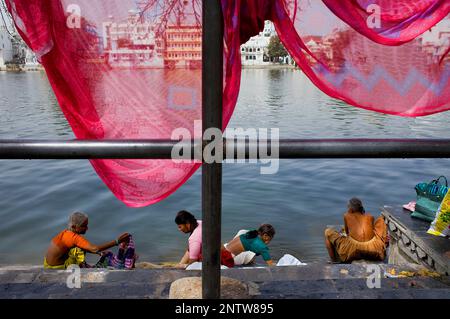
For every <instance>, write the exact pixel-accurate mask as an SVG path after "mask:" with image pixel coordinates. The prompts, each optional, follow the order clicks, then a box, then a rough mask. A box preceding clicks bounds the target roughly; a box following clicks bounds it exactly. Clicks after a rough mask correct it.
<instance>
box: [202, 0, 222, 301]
mask: <svg viewBox="0 0 450 319" xmlns="http://www.w3.org/2000/svg"><path fill="white" fill-rule="evenodd" d="M202 47H203V68H202V74H203V75H202V105H203V112H202V113H203V132H205V130H207V129H208V128H219V129H222V95H223V92H222V84H223V78H222V76H223V69H222V68H223V18H222V8H221V2H220V0H203V38H202ZM205 142H207V141H205V140H204V141H203V145H205ZM221 213H222V164H221V163H212V164H207V163H203V166H202V216H203V217H202V219H203V230H202V231H203V232H202V234H203V238H202V242H203V246H202V255H203V264H202V290H203V293H202V295H203V298H204V299H219V298H220V245H221V241H220V239H221V238H220V236H221V223H222V220H221Z"/></svg>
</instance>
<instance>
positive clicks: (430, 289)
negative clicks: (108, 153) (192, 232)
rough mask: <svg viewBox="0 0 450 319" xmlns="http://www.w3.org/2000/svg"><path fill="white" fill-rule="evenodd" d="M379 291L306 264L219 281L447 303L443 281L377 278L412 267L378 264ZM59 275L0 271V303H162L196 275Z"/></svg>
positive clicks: (327, 267)
mask: <svg viewBox="0 0 450 319" xmlns="http://www.w3.org/2000/svg"><path fill="white" fill-rule="evenodd" d="M378 266H379V267H380V274H381V275H382V279H381V282H380V288H374V289H370V288H368V286H367V276H368V275H370V274H371V272H368V271H367V264H309V265H307V266H295V267H273V268H268V267H262V268H233V269H226V270H222V276H225V277H229V278H233V279H237V280H240V281H242V282H244V283H245V284H247V286H248V288H249V294H250V297H252V298H256V299H270V298H276V299H278V298H330V299H336V298H376V299H380V298H381V299H383V298H388V299H396V298H450V280H449V278H448V277H439V278H432V277H421V276H414V277H408V278H383V277H384V276H383V275H384V271H386V270H388V271H389V270H392V269H395V271H396V273H397V274H398V273H399V272H400V271H403V270H409V271H411V270H413V269H412V267H413V266H411V267H398V266H393V265H387V264H380V265H378ZM69 275H70V274H69V273H68V272H65V271H55V270H43V269H42V268H40V267H36V268H27V267H23V268H19V270H17V269H15V268H14V267H8V268H1V267H0V298H6V299H16V298H26V299H33V298H39V299H41V298H44V299H47V298H50V299H53V298H58V299H66V298H68V299H70V298H76V299H78V298H79V299H106V298H107V299H109V298H113V299H115V298H118V299H127V298H132V299H135V298H139V299H145V298H151V299H160V298H168V296H169V290H170V285H171V283H172V282H174V281H175V280H177V279H180V278H184V277H199V276H201V272H200V271H183V270H176V269H136V270H133V271H125V270H123V271H120V270H100V269H82V270H81V288H80V289H70V288H68V287H67V284H66V281H67V278H68V276H69Z"/></svg>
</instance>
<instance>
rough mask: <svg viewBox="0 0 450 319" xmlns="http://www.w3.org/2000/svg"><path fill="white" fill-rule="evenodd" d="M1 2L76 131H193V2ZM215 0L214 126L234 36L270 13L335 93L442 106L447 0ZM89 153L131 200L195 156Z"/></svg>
mask: <svg viewBox="0 0 450 319" xmlns="http://www.w3.org/2000/svg"><path fill="white" fill-rule="evenodd" d="M6 2H7V5H8V10H9V11H10V13H11V14H12V16H13V18H14V22H15V24H16V27H17V29H18V30H19V32H20V34H21V36H22V37H23V39H24V40H25V41H26V43H27V44H28V45H29V46H30V48H31V49H32V50H33V51H34V52H35V53H36V55H37V56H38V58H39V59H40V61H41V62H42V64H43V66H44V67H45V70H46V72H47V75H48V78H49V81H50V83H51V85H52V87H53V89H54V91H55V94H56V97H57V99H58V102H59V105H60V106H61V109H62V111H63V113H64V115H65V116H66V118H67V120H68V122H69V124H70V125H71V127H72V130H73V132H74V134H75V136H76V137H77V138H79V139H171V138H174V139H178V138H179V136H172V133H173V132H174V130H175V129H177V128H184V129H186V130H187V131H188V132H189V133H190V134H191V136H190V137H192V138H201V122H200V121H201V117H202V116H201V85H202V83H201V14H202V12H201V1H199V0H166V1H163V0H94V1H93V0H52V1H42V0H6ZM221 2H222V8H223V14H224V25H225V34H224V109H223V123H224V127H223V128H225V127H226V126H227V124H228V121H229V120H230V118H231V115H232V114H233V110H234V106H235V104H236V100H237V96H238V92H239V86H240V72H241V57H240V45H241V44H243V43H245V42H246V41H247V40H248V39H249V38H250V37H252V36H254V35H257V34H258V33H259V32H260V31H262V29H263V27H264V21H265V20H272V21H273V23H274V24H275V27H276V30H277V32H278V35H279V37H280V39H281V41H282V42H283V44H284V45H285V47H286V48H287V50H288V51H289V53H290V55H291V56H292V57H293V59H294V60H295V62H296V63H297V65H298V66H299V67H300V68H301V69H302V71H303V72H304V73H305V74H306V75H307V76H308V77H309V78H310V79H311V81H312V82H313V83H314V84H315V85H316V86H317V87H318V88H320V89H321V90H322V91H324V92H325V93H327V94H328V95H330V96H332V97H334V98H338V99H341V100H343V101H345V102H347V103H349V104H352V105H355V106H357V107H361V108H365V109H370V110H374V111H377V112H384V113H389V114H397V115H402V116H420V115H427V114H432V113H436V112H441V111H444V110H448V109H449V108H450V104H449V103H450V102H449V101H450V90H449V85H448V79H449V76H448V75H449V61H450V59H449V57H448V48H449V42H448V39H449V34H450V32H449V31H450V27H449V18H448V13H449V2H448V1H444V0H442V1H441V0H411V1H408V0H378V1H377V0H340V1H332V0H323V1H315V0H314V1H309V0H298V1H295V0H245V1H243V0H222V1H221ZM430 28H431V29H430ZM429 30H431V31H429ZM195 121H197V122H195ZM91 163H92V165H93V167H94V169H95V170H96V172H97V173H98V175H99V176H100V177H101V178H102V180H103V181H104V182H105V184H106V185H107V186H108V187H109V188H110V189H111V191H112V192H113V193H114V195H115V196H116V197H117V198H119V199H120V200H121V201H123V202H124V203H125V204H126V205H128V206H131V207H142V206H146V205H150V204H153V203H156V202H158V201H160V200H162V199H164V198H166V197H167V196H168V195H170V194H171V193H172V192H174V191H175V190H176V189H177V188H178V187H180V186H181V185H182V184H183V183H184V182H185V181H186V180H187V179H188V178H189V177H190V176H191V175H192V174H193V173H194V172H195V171H196V169H197V168H198V167H199V166H200V163H199V162H195V161H192V162H189V163H174V162H173V161H171V160H93V161H91Z"/></svg>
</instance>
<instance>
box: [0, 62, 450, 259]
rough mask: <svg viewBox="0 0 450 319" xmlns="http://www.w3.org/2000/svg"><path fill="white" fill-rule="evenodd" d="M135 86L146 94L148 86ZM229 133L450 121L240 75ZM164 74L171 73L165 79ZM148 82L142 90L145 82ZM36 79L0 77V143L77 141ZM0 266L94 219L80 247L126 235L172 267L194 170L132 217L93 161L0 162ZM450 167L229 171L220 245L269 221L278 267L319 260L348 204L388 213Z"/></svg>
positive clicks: (405, 134)
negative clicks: (74, 220) (85, 217)
mask: <svg viewBox="0 0 450 319" xmlns="http://www.w3.org/2000/svg"><path fill="white" fill-rule="evenodd" d="M142 72H143V74H141V75H139V78H140V79H142V80H143V81H144V82H143V83H141V84H137V85H142V86H143V88H144V87H146V83H147V82H150V81H152V77H150V76H147V75H146V73H145V72H146V71H142ZM242 74H243V78H242V86H241V87H242V89H241V91H240V96H239V102H238V105H237V107H236V111H235V114H234V115H233V117H232V120H231V123H230V125H229V127H243V128H249V127H254V128H259V127H268V128H279V129H280V135H281V138H340V137H352V138H357V137H367V138H369V137H370V138H394V137H395V138H450V132H449V130H448V129H447V126H448V122H449V121H450V115H449V113H448V112H446V113H441V114H436V115H433V116H429V117H421V118H416V119H414V118H401V117H395V116H389V115H382V114H377V113H374V112H369V111H366V110H361V109H357V108H354V107H351V106H347V105H345V104H344V103H342V102H339V101H336V100H334V99H330V98H329V97H327V96H326V95H324V94H323V93H321V92H320V91H318V90H317V89H316V88H315V87H314V86H313V85H312V84H311V83H310V82H309V80H308V79H306V77H305V76H304V75H303V74H302V73H301V72H300V71H290V70H276V71H275V72H274V70H270V71H269V70H249V69H246V70H243V73H242ZM167 76H168V75H167ZM145 81H147V82H145ZM55 105H56V104H55V99H54V97H53V96H52V95H51V89H50V86H49V84H48V82H47V81H46V80H45V79H44V78H43V77H42V76H41V74H39V73H24V74H9V73H8V74H5V73H0V114H2V116H1V117H0V138H2V139H5V138H64V139H70V138H73V134H72V133H71V131H70V129H69V127H68V125H67V124H66V122H65V119H64V115H63V114H62V113H61V111H60V110H59V108H56V107H55ZM0 164H1V167H2V170H1V172H0V192H1V196H0V218H1V220H2V221H3V222H2V223H0V233H1V234H2V235H1V239H2V240H1V241H0V264H12V263H32V264H39V263H41V261H42V256H43V252H44V251H45V249H46V248H47V245H48V243H49V241H50V239H51V238H52V237H53V236H54V235H55V234H56V233H57V232H58V231H60V230H61V229H63V228H64V227H66V223H67V217H68V215H69V214H70V212H72V211H74V210H84V211H86V212H87V213H88V214H89V216H90V223H89V224H90V228H89V231H88V233H87V238H88V239H89V240H91V241H93V242H104V241H106V240H109V239H110V238H114V237H115V236H116V235H117V234H118V233H121V232H123V231H128V232H130V233H132V234H133V235H134V237H135V239H136V245H137V250H138V253H139V255H140V257H141V260H151V261H174V260H177V259H178V258H179V256H180V255H181V254H182V252H183V250H184V249H185V237H184V236H183V235H182V234H180V233H179V232H178V231H177V229H176V225H175V223H174V222H173V219H174V217H175V214H176V212H178V211H179V210H181V209H186V210H190V211H192V212H193V213H194V214H195V215H196V216H197V217H200V216H201V201H200V197H201V178H200V172H197V173H196V174H195V175H194V176H193V177H192V178H191V179H190V180H189V181H188V182H187V183H186V184H185V185H184V186H182V187H181V188H180V189H179V190H178V191H177V192H176V193H174V194H173V195H171V196H170V197H168V198H167V199H166V200H164V201H162V202H160V203H158V204H156V205H153V206H150V207H146V208H141V209H131V208H127V207H126V206H125V205H123V204H122V203H121V202H119V201H118V200H116V199H115V198H114V196H113V195H112V194H111V193H110V192H109V191H108V190H107V188H106V187H105V185H104V184H103V183H102V182H101V181H100V179H99V178H98V177H97V175H96V174H95V173H94V171H93V169H92V167H91V166H90V164H89V162H88V161H0ZM448 167H450V161H449V160H448V159H410V160H401V159H395V160H391V159H385V160H380V159H376V160H371V159H343V160H327V159H321V160H315V159H311V160H282V161H281V162H280V171H279V172H278V173H277V174H275V175H260V166H258V165H254V164H226V165H224V170H223V172H224V178H223V218H222V220H223V231H222V236H223V237H222V239H223V240H228V239H230V238H231V237H232V236H233V235H234V234H235V233H236V232H237V231H238V230H239V229H242V228H248V227H255V225H259V224H260V223H265V222H268V223H271V224H273V225H274V227H275V228H276V230H277V235H276V237H275V238H274V240H273V242H272V243H271V244H270V245H271V252H273V255H274V258H280V257H281V256H282V255H283V254H285V253H290V254H293V255H295V256H297V257H298V258H299V259H301V260H302V261H306V262H310V261H313V260H320V259H324V258H325V257H326V256H327V253H326V251H325V248H324V246H323V229H324V227H325V226H326V225H328V224H341V223H342V214H343V213H344V211H345V207H346V201H347V200H348V199H349V198H350V197H353V196H359V197H361V198H362V200H363V201H364V203H365V206H366V209H367V211H369V212H371V213H372V214H374V215H377V214H378V213H379V207H380V206H381V205H384V204H404V203H407V202H409V201H410V200H412V199H414V198H415V191H414V186H415V184H416V183H418V182H423V181H430V180H432V179H434V178H436V177H437V176H439V175H446V176H447V177H450V174H449V170H448Z"/></svg>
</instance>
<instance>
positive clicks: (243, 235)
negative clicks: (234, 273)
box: [224, 224, 275, 266]
mask: <svg viewBox="0 0 450 319" xmlns="http://www.w3.org/2000/svg"><path fill="white" fill-rule="evenodd" d="M274 236H275V228H274V227H273V226H272V225H270V224H263V225H261V226H260V227H259V228H258V230H251V231H241V232H239V233H238V235H236V237H234V238H233V239H232V240H231V241H230V242H228V243H227V244H225V245H224V249H225V250H226V251H228V252H230V253H231V255H232V256H233V259H234V264H235V265H244V264H249V263H252V262H253V260H254V258H255V256H258V255H261V256H262V257H263V259H264V261H265V262H266V263H267V264H268V265H269V266H272V265H273V260H272V257H271V256H270V253H269V248H268V247H267V245H268V244H269V243H270V242H271V241H272V239H273V237H274Z"/></svg>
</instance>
